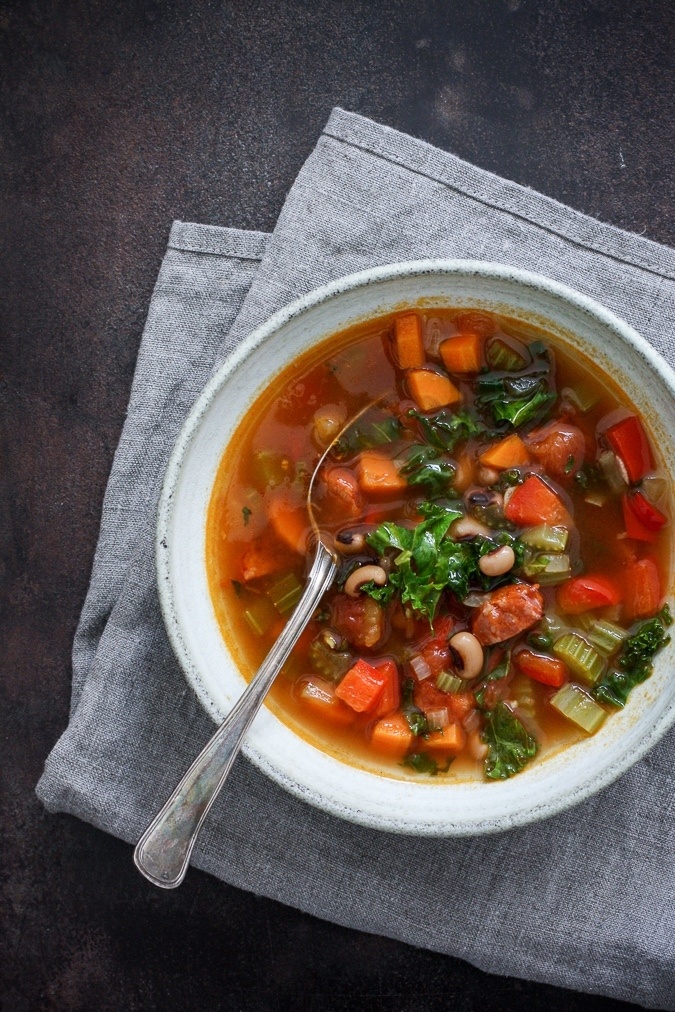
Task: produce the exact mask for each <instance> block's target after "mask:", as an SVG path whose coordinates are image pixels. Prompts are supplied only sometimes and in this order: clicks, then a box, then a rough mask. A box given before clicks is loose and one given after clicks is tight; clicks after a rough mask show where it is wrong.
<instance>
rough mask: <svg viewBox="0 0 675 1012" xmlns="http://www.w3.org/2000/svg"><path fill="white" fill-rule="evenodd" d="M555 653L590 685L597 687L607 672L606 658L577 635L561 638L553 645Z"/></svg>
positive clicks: (565, 635) (578, 676) (572, 634)
mask: <svg viewBox="0 0 675 1012" xmlns="http://www.w3.org/2000/svg"><path fill="white" fill-rule="evenodd" d="M553 653H554V654H555V655H556V657H559V658H560V660H561V661H564V663H565V664H566V665H567V667H568V668H569V669H570V671H571V672H572V674H574V675H576V676H577V678H581V679H582V680H583V681H584V682H586V683H587V684H588V685H595V683H596V682H597V681H598V679H599V678H600V676H601V675H602V673H603V671H604V670H605V661H604V658H603V657H601V655H600V654H599V653H598V651H597V650H596V649H595V647H592V646H591V645H590V643H587V642H586V640H585V639H583V637H581V636H579V635H578V634H577V633H565V634H564V635H563V636H560V637H559V638H558V639H557V640H556V641H555V643H554V644H553Z"/></svg>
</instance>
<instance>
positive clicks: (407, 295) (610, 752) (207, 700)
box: [157, 260, 675, 836]
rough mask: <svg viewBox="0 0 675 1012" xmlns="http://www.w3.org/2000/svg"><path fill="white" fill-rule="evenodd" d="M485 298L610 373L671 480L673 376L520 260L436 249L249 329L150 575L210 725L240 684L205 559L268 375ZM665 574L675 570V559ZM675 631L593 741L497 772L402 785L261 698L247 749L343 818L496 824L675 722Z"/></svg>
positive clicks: (597, 780) (393, 823) (379, 823)
mask: <svg viewBox="0 0 675 1012" xmlns="http://www.w3.org/2000/svg"><path fill="white" fill-rule="evenodd" d="M416 305H419V306H420V307H424V308H429V307H433V306H467V307H480V308H484V309H487V310H489V311H492V312H495V313H499V314H504V315H508V316H511V317H515V318H517V319H521V320H523V321H525V322H527V323H532V322H534V323H538V324H541V325H542V326H543V327H544V328H545V329H547V330H549V331H550V332H552V333H553V334H555V335H556V336H557V337H558V338H559V339H560V340H561V341H563V342H564V343H566V344H567V345H571V346H572V347H575V348H578V349H580V350H581V351H582V352H583V353H584V354H585V355H587V356H589V357H590V358H591V359H592V360H593V361H595V362H597V363H598V366H599V367H600V368H602V369H604V370H605V371H606V372H608V373H609V374H610V375H612V376H613V377H614V379H615V380H617V381H618V383H619V384H620V386H621V387H622V388H623V389H624V390H625V391H626V393H627V395H628V397H629V398H630V400H631V401H632V402H633V403H634V404H635V405H636V407H637V408H638V410H639V411H641V413H642V415H643V417H644V418H645V420H646V422H647V426H648V428H649V429H650V430H651V437H652V441H653V445H654V446H655V447H656V448H657V449H658V452H659V454H660V457H661V464H662V466H663V467H665V468H666V470H667V471H668V472H669V474H670V480H671V482H673V483H675V464H674V463H673V462H675V374H674V373H673V371H672V370H671V369H670V367H669V366H668V365H667V364H666V363H665V362H664V361H663V359H662V358H661V357H660V356H659V355H658V354H657V352H655V351H654V350H653V348H651V347H650V346H649V345H648V344H647V342H646V341H645V340H644V339H643V338H642V337H640V335H639V334H637V333H636V332H635V331H634V330H633V329H632V328H631V327H629V326H628V325H627V324H626V323H624V322H622V321H621V320H619V319H618V318H617V317H616V316H614V315H613V314H612V313H610V312H609V311H608V310H606V309H603V308H602V306H600V305H598V304H597V303H596V302H594V301H593V300H591V299H589V298H587V297H586V296H584V295H580V294H579V293H578V292H575V291H573V290H572V289H570V288H566V287H565V286H563V285H560V284H557V283H556V282H553V281H550V280H548V279H546V278H543V277H540V276H538V275H536V274H530V273H527V272H525V271H520V270H517V269H516V268H513V267H505V266H501V265H499V264H489V263H482V262H478V261H467V260H464V261H462V260H429V261H417V262H414V263H403V264H394V265H391V266H386V267H378V268H375V269H373V270H369V271H364V272H362V273H360V274H354V275H351V276H349V277H346V278H342V279H340V280H338V281H335V282H333V283H332V284H330V285H326V286H325V287H323V288H320V289H318V290H317V291H315V292H311V293H310V294H309V295H307V296H305V297H304V298H302V299H299V300H298V301H297V302H294V303H293V304H292V305H291V306H288V307H287V308H285V309H282V310H280V311H279V312H278V313H276V314H275V315H274V316H273V317H272V318H271V319H270V320H268V321H267V323H265V324H264V325H263V326H261V327H259V328H258V329H257V330H256V331H254V332H253V333H252V334H251V335H250V336H249V337H248V338H247V340H246V341H244V343H243V344H242V345H241V347H240V348H239V349H238V351H237V352H236V353H235V354H234V355H233V356H232V357H231V358H230V359H229V360H228V361H227V362H226V363H225V364H224V365H223V367H222V368H221V369H220V370H219V372H218V373H217V375H215V376H214V378H213V379H212V381H211V382H210V383H209V385H208V386H207V387H206V388H205V390H204V392H203V393H202V394H201V396H200V397H199V399H198V401H197V403H196V404H195V407H194V409H193V411H192V412H191V414H190V416H189V418H188V419H187V421H186V423H185V425H184V427H183V430H182V432H181V434H180V437H179V439H178V441H177V443H176V446H175V449H174V451H173V455H172V457H171V460H170V463H169V467H168V470H167V475H166V479H165V482H164V488H163V491H162V496H161V500H160V505H159V517H158V532H157V572H158V583H159V593H160V600H161V605H162V611H163V614H164V619H165V622H166V627H167V629H168V632H169V636H170V639H171V642H172V644H173V648H174V650H175V652H176V654H177V656H178V659H179V661H180V663H181V665H182V666H183V669H184V671H185V675H186V677H187V679H188V681H189V683H190V684H191V685H192V687H193V688H194V690H195V692H196V693H197V695H198V696H199V699H200V700H201V702H202V703H203V705H204V707H205V708H206V710H207V712H208V713H209V714H210V715H211V716H212V717H213V719H214V721H220V720H221V719H222V718H223V716H224V715H225V714H226V713H227V712H228V710H229V709H230V708H231V706H232V704H233V703H234V701H235V700H236V699H237V698H238V696H239V695H240V693H241V692H242V690H243V688H244V685H245V682H244V679H243V678H242V676H241V674H240V672H239V669H238V667H237V664H236V660H235V658H234V657H233V656H232V654H231V653H230V651H229V649H228V647H227V645H226V643H225V642H224V640H223V637H222V635H221V632H220V629H219V626H218V622H217V620H216V615H215V613H214V609H213V605H212V603H211V599H210V596H209V588H208V584H207V575H206V565H205V530H206V513H207V507H208V503H209V497H210V494H211V490H212V486H213V482H214V478H215V474H216V470H217V467H218V464H219V461H220V459H221V456H222V453H223V450H224V448H225V446H226V445H227V444H228V441H229V439H230V437H231V435H232V433H233V432H234V430H235V429H236V427H237V424H238V423H239V421H240V420H241V418H242V416H243V415H244V414H245V413H246V411H247V409H248V408H249V406H250V405H251V404H252V402H253V401H254V400H255V398H256V397H257V395H258V394H259V392H260V391H261V390H262V389H263V388H264V387H265V386H266V384H267V382H268V380H269V379H270V378H271V377H272V376H275V375H276V374H277V373H278V372H279V371H280V370H281V369H283V368H284V367H285V366H286V365H288V364H289V363H290V362H291V361H292V360H293V359H294V358H296V357H297V356H298V355H299V354H300V353H301V352H304V351H305V350H306V349H308V348H309V347H311V346H313V345H315V344H317V343H318V342H320V341H322V340H324V339H325V338H327V337H329V336H330V335H331V334H333V333H335V332H336V331H340V330H343V329H344V328H346V327H349V326H351V325H352V324H354V323H357V322H359V321H363V320H366V319H368V318H371V317H376V316H380V315H382V314H385V313H390V312H392V311H395V310H399V309H401V308H402V307H405V306H416ZM671 571H672V565H671ZM674 656H675V642H674V643H672V644H671V645H670V646H669V647H667V648H666V649H665V650H664V651H663V652H662V653H661V654H660V655H659V657H658V660H657V663H656V666H655V671H654V674H653V676H652V677H651V678H650V679H649V680H648V681H647V682H645V683H644V684H643V685H641V686H639V687H638V688H637V689H635V690H634V691H633V693H632V695H631V699H630V702H629V705H628V706H627V707H626V709H625V710H622V711H620V712H618V713H616V714H614V715H612V717H611V719H610V720H608V721H607V722H606V723H605V725H604V726H603V728H602V729H601V730H600V731H599V732H598V733H597V734H596V735H595V736H594V737H592V738H589V739H588V740H585V741H583V742H580V743H578V744H576V745H573V746H571V747H570V748H568V749H565V750H562V751H561V752H559V753H558V754H555V755H553V756H551V757H549V758H546V759H544V760H542V761H540V762H536V763H534V764H532V766H530V767H528V768H526V770H524V771H523V772H522V773H520V774H519V775H518V776H516V777H514V778H513V779H511V780H508V781H505V782H498V783H480V782H472V783H452V782H450V783H446V782H444V781H443V778H440V777H439V778H438V779H433V778H428V777H427V778H418V779H414V780H410V779H409V780H399V779H394V778H391V777H388V776H383V775H378V774H377V773H376V772H369V771H367V770H365V769H361V768H358V767H356V766H353V765H349V764H348V763H346V762H341V761H339V760H338V759H336V758H333V757H331V756H330V755H328V754H326V753H325V752H322V751H319V750H318V749H316V748H315V747H313V746H312V745H310V744H308V742H306V741H305V740H304V739H303V738H301V737H299V736H298V735H297V734H295V733H294V732H293V731H292V730H291V729H290V728H289V727H287V726H286V725H285V724H284V723H282V722H281V721H280V720H279V719H277V718H276V717H275V716H274V715H273V714H272V712H271V711H270V710H268V709H267V708H266V707H263V709H262V711H261V712H260V714H259V715H258V717H257V718H256V720H255V723H254V725H253V727H252V729H251V731H250V733H249V736H248V739H247V742H246V744H245V746H244V751H245V753H246V755H247V756H248V757H249V759H251V760H252V761H253V762H254V763H256V765H258V766H259V767H260V769H262V770H263V771H264V772H265V773H267V774H268V775H269V776H270V777H272V778H273V779H274V780H276V781H277V783H279V784H280V785H281V786H282V787H284V788H286V789H287V790H289V791H291V792H292V793H293V794H295V795H297V796H298V797H300V798H302V799H303V800H305V801H308V802H310V803H311V804H314V805H317V806H318V807H319V808H322V809H324V810H325V811H327V812H331V813H332V814H334V815H338V816H341V817H343V818H346V819H350V820H352V821H354V822H358V823H362V824H364V825H368V826H372V827H375V828H377V829H383V830H390V831H395V832H402V833H413V834H420V835H433V836H443V835H469V834H475V833H486V832H494V831H496V830H501V829H507V828H509V827H511V826H517V825H523V824H525V823H528V822H532V821H534V820H536V819H540V818H543V817H545V816H548V815H551V814H553V813H555V812H558V811H560V810H561V809H563V808H566V807H568V806H569V805H573V804H575V803H577V802H579V801H581V800H582V799H583V798H586V797H588V796H589V795H590V794H592V793H593V792H595V791H597V790H598V789H599V788H601V787H603V786H605V785H606V784H608V783H610V782H611V781H612V780H614V779H615V778H616V777H617V776H619V774H620V773H622V772H623V771H624V770H626V769H627V768H628V767H629V766H630V765H631V764H632V763H634V762H635V761H636V760H637V759H638V758H640V757H641V756H642V755H643V754H644V753H645V752H646V751H647V750H648V749H649V748H651V746H653V745H654V743H655V742H656V741H657V740H658V739H659V738H660V737H661V735H663V733H664V732H665V731H666V729H667V728H668V727H669V726H670V725H671V724H672V723H673V721H674V720H675V678H673V677H672V669H673V657H674Z"/></svg>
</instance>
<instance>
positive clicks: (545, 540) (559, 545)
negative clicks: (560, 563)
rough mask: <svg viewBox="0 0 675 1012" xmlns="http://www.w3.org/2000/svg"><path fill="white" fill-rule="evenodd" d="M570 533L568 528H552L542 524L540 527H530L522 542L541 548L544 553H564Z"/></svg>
mask: <svg viewBox="0 0 675 1012" xmlns="http://www.w3.org/2000/svg"><path fill="white" fill-rule="evenodd" d="M568 537H569V531H568V530H567V528H566V527H550V526H549V524H540V525H539V527H530V529H529V530H527V531H525V532H524V534H521V535H520V540H521V541H524V542H525V544H526V545H532V547H533V548H539V549H541V551H542V552H564V551H565V549H566V548H567V539H568Z"/></svg>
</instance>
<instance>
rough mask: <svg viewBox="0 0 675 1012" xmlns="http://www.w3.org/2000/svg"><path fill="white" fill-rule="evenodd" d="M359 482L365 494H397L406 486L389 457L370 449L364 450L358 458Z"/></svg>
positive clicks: (383, 496) (384, 495) (383, 495)
mask: <svg viewBox="0 0 675 1012" xmlns="http://www.w3.org/2000/svg"><path fill="white" fill-rule="evenodd" d="M358 471H359V484H360V486H361V488H362V489H363V491H364V492H365V493H366V494H367V495H373V496H381V497H382V498H385V497H386V496H391V495H398V493H399V492H403V491H404V489H406V488H407V482H406V480H405V478H404V477H402V475H400V474H399V473H398V468H397V467H396V464H395V462H394V461H393V460H392V459H391V457H385V456H383V455H382V454H381V453H375V452H374V451H372V450H364V451H363V453H362V454H361V457H360V459H359V467H358Z"/></svg>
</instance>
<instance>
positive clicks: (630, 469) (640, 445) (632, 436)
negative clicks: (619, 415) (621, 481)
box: [605, 415, 654, 483]
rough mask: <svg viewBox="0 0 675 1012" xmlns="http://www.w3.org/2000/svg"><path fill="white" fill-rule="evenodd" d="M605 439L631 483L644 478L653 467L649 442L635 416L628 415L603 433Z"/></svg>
mask: <svg viewBox="0 0 675 1012" xmlns="http://www.w3.org/2000/svg"><path fill="white" fill-rule="evenodd" d="M605 439H606V440H607V442H608V443H609V445H610V446H611V447H612V449H613V450H614V452H615V453H616V454H618V456H619V457H621V460H622V461H623V463H624V464H625V466H626V473H627V474H628V480H629V481H630V482H631V483H634V482H636V481H639V480H640V478H644V476H645V475H646V474H647V472H648V471H651V470H652V468H653V467H654V461H653V459H652V451H651V448H650V446H649V440H648V439H647V436H646V434H645V430H644V429H643V428H642V422H641V421H640V419H639V418H636V416H635V415H629V416H628V418H624V419H622V420H621V421H620V422H617V423H616V425H611V426H610V427H609V429H607V431H606V432H605Z"/></svg>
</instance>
